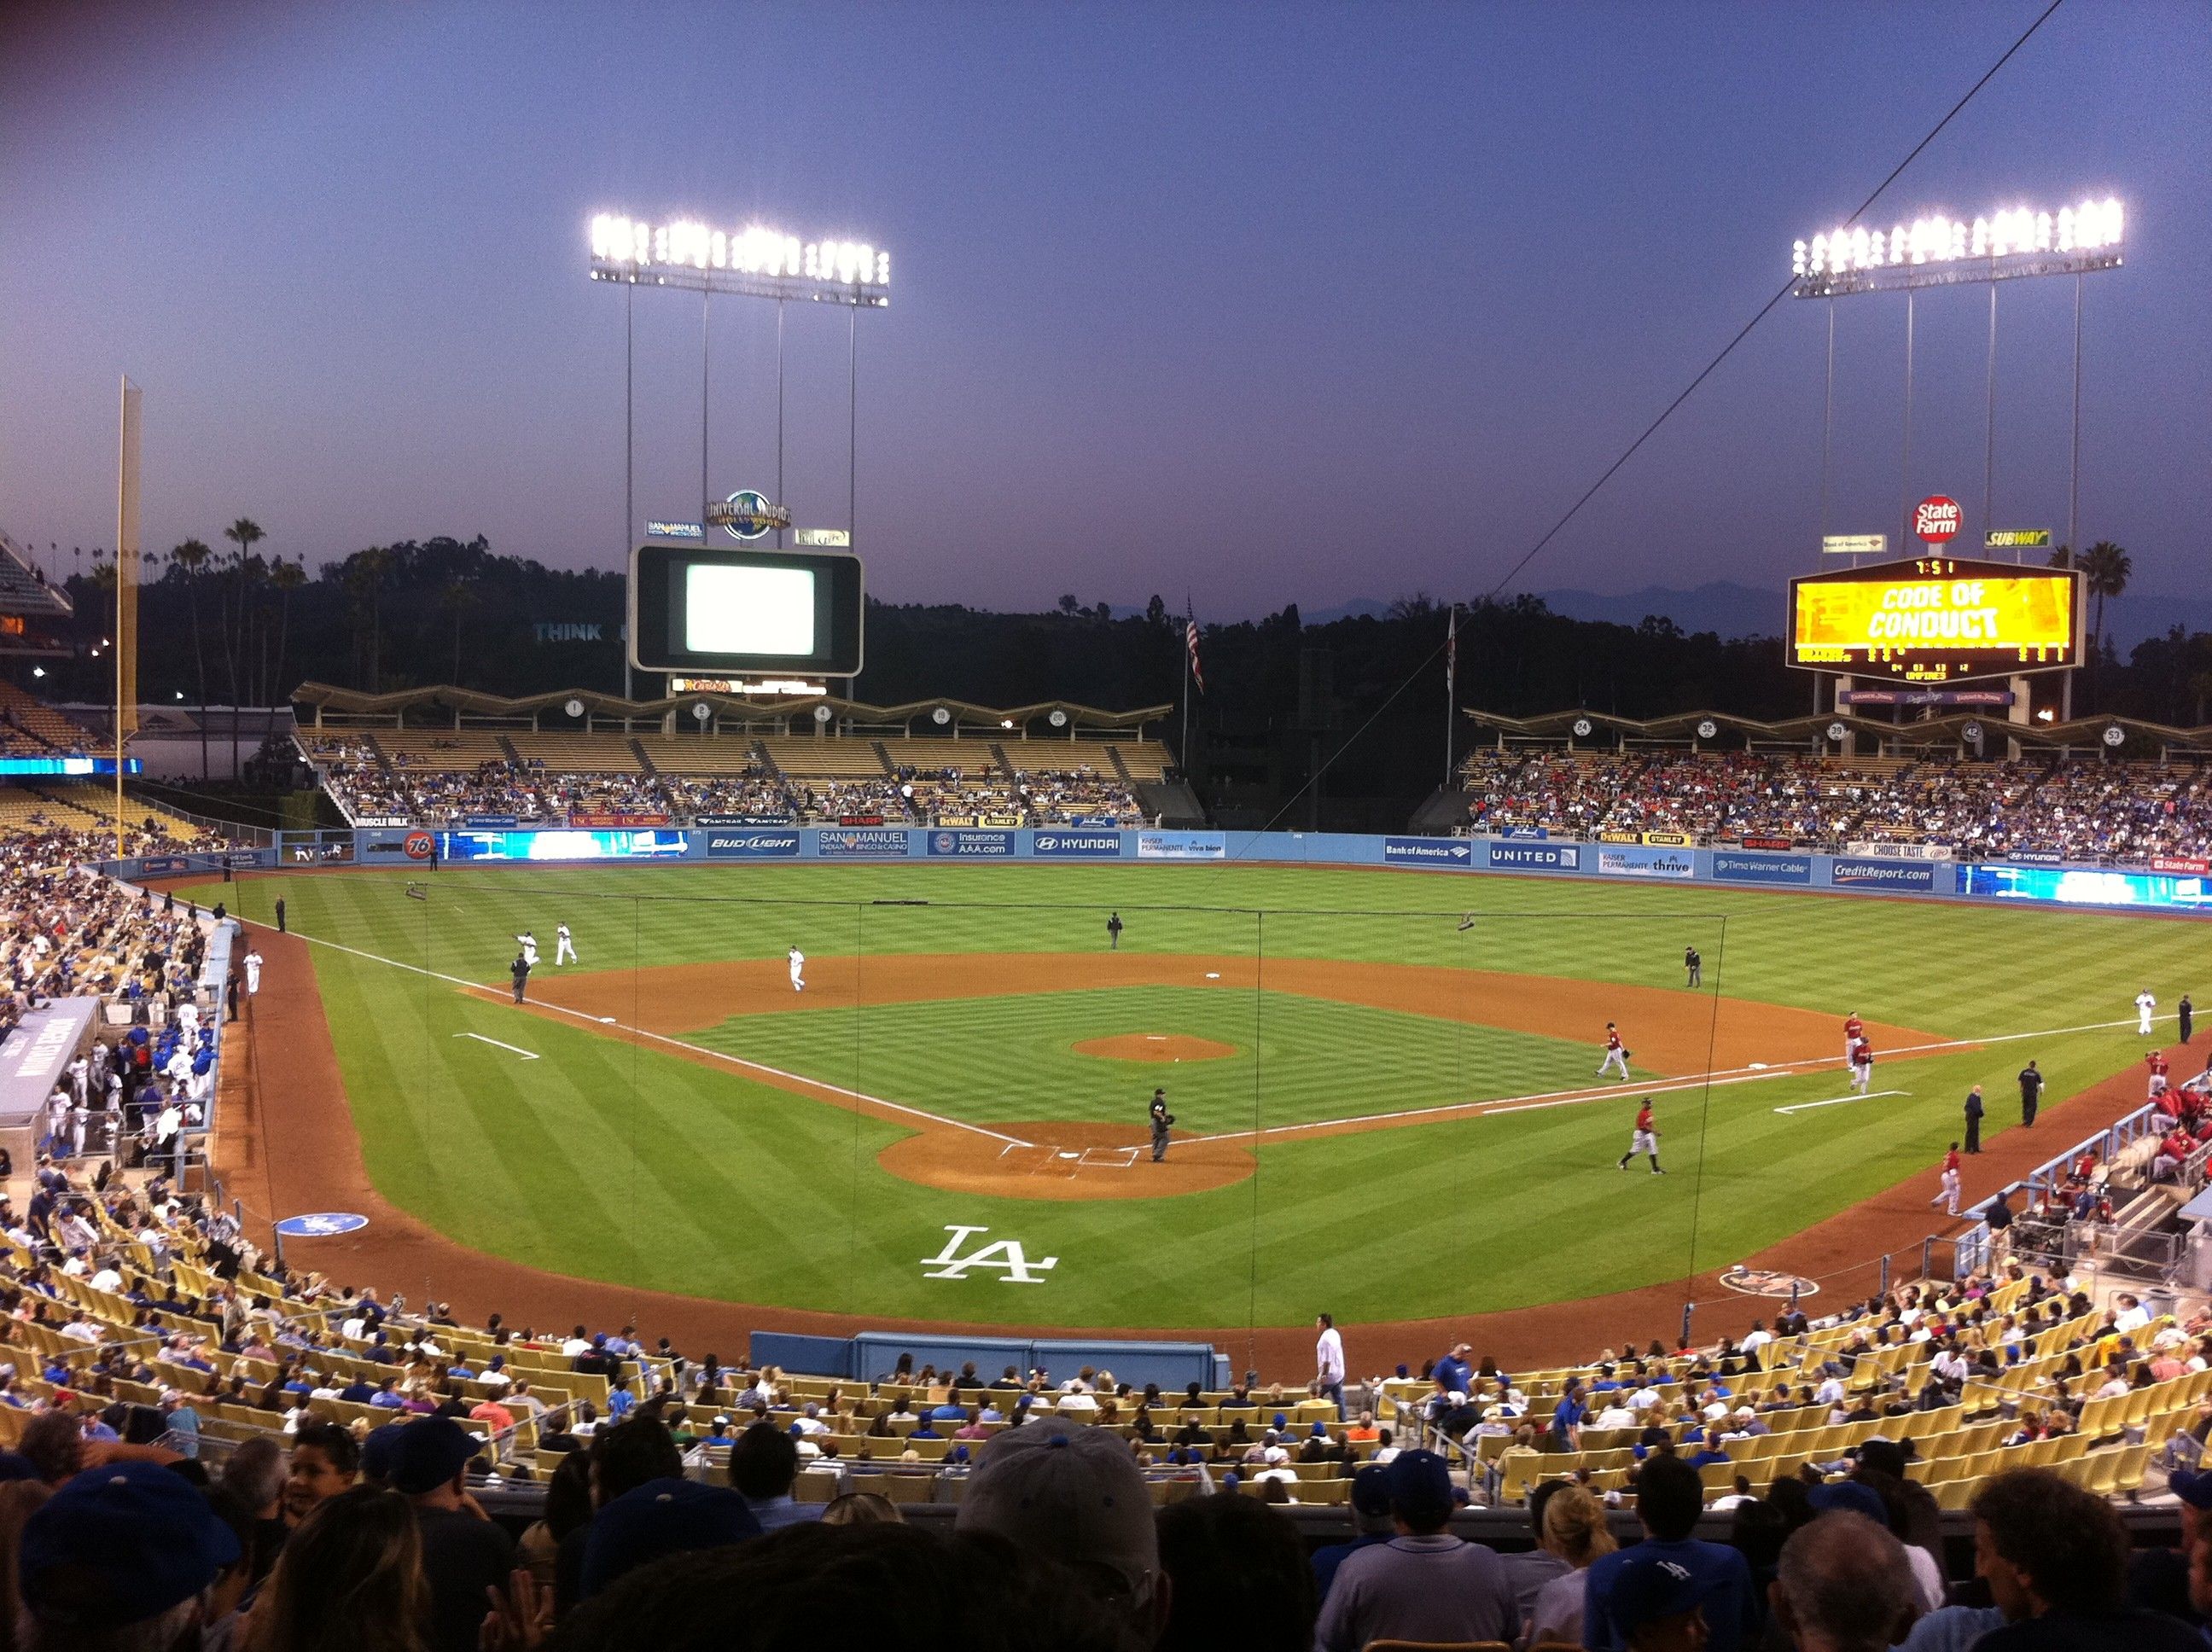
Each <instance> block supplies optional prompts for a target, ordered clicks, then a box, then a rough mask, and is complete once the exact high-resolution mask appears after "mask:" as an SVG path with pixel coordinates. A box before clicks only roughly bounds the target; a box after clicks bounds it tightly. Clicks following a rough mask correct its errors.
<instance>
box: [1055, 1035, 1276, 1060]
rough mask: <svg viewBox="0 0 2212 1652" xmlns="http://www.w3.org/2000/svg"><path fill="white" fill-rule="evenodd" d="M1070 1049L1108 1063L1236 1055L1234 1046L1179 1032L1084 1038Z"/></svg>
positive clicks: (1198, 1058)
mask: <svg viewBox="0 0 2212 1652" xmlns="http://www.w3.org/2000/svg"><path fill="white" fill-rule="evenodd" d="M1074 1049H1075V1053H1076V1054H1078V1055H1097V1056H1103V1058H1104V1059H1105V1060H1109V1061H1218V1060H1220V1059H1221V1058H1222V1057H1223V1056H1225V1055H1234V1054H1237V1046H1236V1045H1234V1044H1219V1043H1216V1042H1214V1041H1213V1040H1212V1039H1211V1038H1190V1037H1187V1036H1184V1035H1183V1034H1182V1033H1121V1034H1118V1035H1116V1036H1114V1037H1112V1038H1086V1039H1085V1040H1084V1041H1083V1042H1081V1043H1079V1044H1078V1045H1076V1046H1074Z"/></svg>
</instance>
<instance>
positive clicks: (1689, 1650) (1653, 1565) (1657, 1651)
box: [1608, 1546, 1724, 1652]
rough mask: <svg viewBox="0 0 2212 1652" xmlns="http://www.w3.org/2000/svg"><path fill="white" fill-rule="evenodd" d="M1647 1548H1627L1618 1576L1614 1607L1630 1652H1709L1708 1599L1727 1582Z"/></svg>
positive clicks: (1616, 1625)
mask: <svg viewBox="0 0 2212 1652" xmlns="http://www.w3.org/2000/svg"><path fill="white" fill-rule="evenodd" d="M1644 1547H1645V1546H1638V1548H1635V1549H1630V1550H1627V1551H1626V1552H1624V1553H1623V1555H1622V1563H1621V1565H1620V1569H1619V1570H1617V1571H1615V1572H1614V1573H1613V1588H1612V1591H1611V1594H1610V1598H1609V1600H1608V1608H1609V1612H1610V1615H1611V1617H1612V1619H1613V1627H1614V1628H1615V1629H1616V1630H1617V1631H1619V1633H1620V1637H1621V1643H1622V1645H1624V1646H1625V1647H1626V1648H1627V1649H1628V1652H1703V1649H1704V1648H1705V1645H1706V1643H1707V1627H1706V1623H1705V1601H1706V1600H1708V1599H1710V1598H1711V1595H1712V1594H1713V1593H1714V1592H1715V1591H1716V1590H1717V1589H1718V1588H1721V1587H1722V1585H1723V1582H1724V1580H1723V1578H1722V1577H1720V1576H1718V1575H1717V1574H1715V1573H1712V1572H1705V1571H1692V1570H1690V1568H1689V1567H1687V1566H1686V1565H1684V1564H1682V1563H1681V1562H1680V1561H1679V1560H1670V1559H1668V1558H1666V1557H1665V1556H1664V1555H1658V1554H1647V1553H1644V1552H1643V1551H1644Z"/></svg>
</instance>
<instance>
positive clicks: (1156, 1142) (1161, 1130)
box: [1152, 1090, 1175, 1164]
mask: <svg viewBox="0 0 2212 1652" xmlns="http://www.w3.org/2000/svg"><path fill="white" fill-rule="evenodd" d="M1174 1122H1175V1114H1172V1113H1170V1112H1169V1111H1168V1093H1167V1091H1166V1090H1154V1091H1153V1092H1152V1163H1155V1164H1158V1163H1159V1162H1160V1161H1161V1160H1162V1159H1164V1158H1165V1157H1167V1156H1168V1127H1169V1126H1170V1125H1171V1124H1173V1123H1174Z"/></svg>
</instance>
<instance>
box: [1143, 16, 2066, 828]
mask: <svg viewBox="0 0 2212 1652" xmlns="http://www.w3.org/2000/svg"><path fill="white" fill-rule="evenodd" d="M2065 3H2066V0H2051V3H2050V4H2049V5H2047V6H2045V8H2044V9H2043V10H2042V11H2040V12H2039V13H2038V14H2037V15H2036V18H2035V21H2033V22H2032V23H2030V24H2029V25H2028V26H2027V27H2026V28H2025V29H2023V30H2022V31H2021V33H2020V37H2019V38H2018V39H2015V40H2014V41H2013V43H2012V44H2011V45H2010V46H2007V47H2006V48H2005V49H2004V52H2003V53H2002V56H2000V57H1999V58H1997V60H1996V62H1995V63H1993V64H1990V66H1989V68H1988V69H1987V70H1984V71H1983V74H1982V77H1981V78H1980V79H1979V80H1978V81H1976V82H1974V83H1973V84H1972V86H1970V87H1968V88H1966V92H1965V94H1963V95H1962V96H1961V97H1960V99H1959V100H1958V101H1957V102H1956V103H1954V104H1953V105H1952V106H1950V108H1949V109H1948V111H1946V112H1945V113H1944V116H1943V118H1942V119H1941V120H1939V121H1937V122H1936V124H1935V125H1933V126H1931V127H1929V129H1928V131H1927V134H1926V135H1925V136H1924V137H1922V138H1921V140H1920V141H1919V142H1918V143H1915V144H1914V145H1913V146H1912V148H1911V149H1910V150H1909V151H1907V152H1906V154H1905V159H1903V160H1902V161H1899V162H1898V163H1897V164H1896V165H1895V166H1894V167H1891V168H1890V171H1889V175H1888V176H1887V177H1886V178H1884V179H1882V180H1881V183H1879V184H1877V185H1875V187H1874V191H1873V192H1872V193H1871V194H1869V196H1868V197H1866V199H1865V200H1863V201H1862V202H1860V203H1859V204H1858V206H1857V209H1856V210H1854V211H1853V212H1852V213H1851V215H1850V217H1848V218H1846V219H1844V225H1843V227H1844V228H1850V226H1851V225H1853V224H1855V223H1857V222H1858V221H1859V220H1860V219H1861V218H1862V217H1863V216H1865V215H1866V213H1867V212H1868V210H1869V209H1870V208H1872V207H1873V205H1874V203H1875V202H1876V201H1879V200H1880V199H1881V197H1882V196H1883V195H1884V194H1885V193H1886V192H1887V191H1888V189H1889V186H1890V185H1892V184H1894V183H1895V182H1896V181H1897V180H1898V179H1899V178H1900V177H1902V176H1903V175H1904V173H1905V168H1906V167H1910V166H1911V164H1912V163H1913V162H1914V161H1917V160H1918V159H1919V158H1920V155H1921V153H1922V151H1923V150H1924V149H1927V147H1928V146H1929V144H1930V143H1934V142H1935V141H1936V138H1937V137H1940V136H1941V135H1942V132H1943V131H1944V129H1945V128H1946V127H1948V126H1949V125H1950V124H1951V123H1952V122H1953V121H1954V120H1956V119H1957V118H1959V116H1960V113H1961V112H1964V110H1965V109H1966V106H1967V105H1968V104H1970V103H1972V101H1973V100H1974V98H1975V96H1976V95H1977V94H1978V93H1979V92H1980V91H1981V89H1982V88H1984V87H1985V86H1987V85H1988V84H1989V83H1990V82H1991V81H1992V80H1994V79H1996V76H1997V71H1998V70H2002V68H2003V67H2004V66H2005V65H2006V64H2008V63H2010V62H2011V61H2012V59H2013V58H2014V56H2015V54H2016V53H2017V52H2019V51H2020V49H2021V47H2022V46H2026V45H2027V43H2028V41H2029V40H2030V39H2033V38H2034V35H2035V33H2036V31H2037V30H2038V29H2039V28H2041V27H2043V26H2044V25H2045V23H2047V22H2049V21H2051V16H2052V15H2053V14H2054V13H2056V12H2057V9H2059V7H2060V6H2062V5H2063V4H2065ZM1795 285H1796V282H1795V280H1794V279H1793V280H1791V281H1786V282H1783V284H1782V285H1781V287H1780V288H1778V289H1777V290H1776V292H1775V293H1774V295H1773V296H1772V297H1771V298H1769V299H1768V300H1767V301H1766V302H1765V303H1764V304H1762V305H1760V306H1759V310H1758V312H1757V313H1755V314H1754V315H1753V317H1752V318H1751V319H1750V320H1748V321H1747V322H1745V323H1744V324H1743V325H1742V326H1741V327H1740V328H1738V329H1737V330H1736V333H1735V337H1733V338H1730V339H1729V341H1728V343H1725V344H1723V345H1722V346H1721V349H1720V352H1719V354H1717V355H1715V356H1714V357H1713V359H1712V360H1711V361H1708V362H1706V363H1705V366H1704V367H1702V368H1700V369H1699V373H1698V376H1697V377H1696V378H1694V379H1692V380H1690V382H1689V383H1688V384H1687V385H1686V386H1684V387H1683V389H1682V392H1681V393H1680V395H1678V396H1676V397H1675V398H1674V400H1673V401H1671V402H1669V403H1668V404H1667V405H1666V406H1665V408H1663V409H1662V410H1661V411H1660V414H1659V416H1658V417H1656V418H1655V419H1653V420H1652V421H1651V422H1650V423H1649V424H1647V425H1646V426H1644V429H1643V432H1642V434H1639V435H1638V437H1637V438H1636V440H1633V441H1632V442H1630V443H1629V444H1628V446H1626V448H1624V449H1622V450H1621V452H1620V456H1619V457H1618V458H1617V459H1614V460H1613V463H1612V464H1610V465H1607V466H1606V467H1605V469H1604V471H1601V473H1600V474H1599V476H1598V478H1597V480H1596V481H1595V482H1593V483H1590V485H1589V487H1587V488H1585V489H1583V492H1582V495H1581V496H1580V497H1579V498H1577V500H1576V501H1575V502H1574V503H1573V504H1571V505H1570V506H1568V507H1567V509H1566V512H1565V514H1564V515H1562V516H1561V517H1560V518H1559V520H1558V521H1556V522H1554V523H1553V524H1552V525H1551V526H1550V527H1549V528H1547V530H1545V532H1544V535H1543V537H1542V538H1540V539H1538V540H1537V541H1536V543H1535V544H1533V545H1531V546H1529V547H1528V550H1526V551H1524V552H1522V555H1521V558H1520V560H1519V561H1518V562H1515V563H1514V564H1513V566H1512V567H1510V568H1507V569H1506V570H1505V573H1504V575H1503V576H1502V577H1501V578H1500V579H1499V580H1498V583H1497V584H1495V585H1493V586H1491V587H1490V589H1489V590H1488V591H1487V592H1484V593H1483V596H1482V598H1481V599H1480V600H1481V603H1482V604H1488V603H1490V602H1492V601H1493V600H1495V599H1496V598H1497V596H1498V592H1501V591H1503V590H1504V589H1505V587H1506V586H1509V585H1510V584H1512V583H1513V581H1514V580H1516V579H1517V578H1519V577H1520V574H1521V572H1522V569H1523V568H1527V567H1528V564H1529V563H1531V562H1534V561H1535V560H1536V558H1537V557H1538V556H1541V555H1542V554H1543V552H1544V550H1545V549H1546V548H1547V546H1549V545H1550V544H1551V543H1552V541H1553V539H1555V538H1558V537H1559V533H1560V531H1562V530H1563V529H1565V527H1566V525H1567V524H1568V523H1570V522H1571V521H1573V520H1574V519H1575V518H1576V517H1577V515H1578V514H1580V513H1581V511H1582V508H1583V506H1585V505H1587V504H1589V501H1591V500H1593V499H1595V497H1596V496H1597V495H1598V492H1599V490H1600V489H1602V488H1603V487H1604V486H1605V484H1606V483H1608V482H1610V481H1612V480H1613V477H1614V476H1615V475H1616V474H1617V473H1618V472H1619V471H1620V468H1621V467H1622V466H1623V465H1626V464H1627V463H1628V461H1629V460H1630V459H1633V458H1635V457H1636V454H1637V452H1638V449H1640V448H1641V447H1642V446H1644V443H1645V442H1647V441H1649V440H1651V438H1652V437H1653V436H1655V435H1656V434H1658V431H1659V428H1660V427H1661V426H1662V425H1663V424H1665V423H1666V422H1667V421H1668V419H1670V418H1672V417H1673V416H1674V412H1675V410H1677V409H1679V408H1680V406H1681V405H1682V404H1683V403H1685V402H1686V401H1688V400H1689V399H1690V398H1691V396H1692V394H1694V393H1695V392H1696V391H1697V388H1698V386H1700V385H1702V384H1704V383H1705V380H1708V379H1710V378H1711V377H1712V375H1713V374H1714V373H1715V372H1716V371H1717V370H1718V369H1719V367H1720V365H1721V363H1722V362H1723V361H1727V360H1728V358H1729V356H1730V355H1733V354H1734V353H1735V347H1736V346H1737V345H1739V344H1741V343H1743V341H1744V340H1745V339H1747V338H1748V337H1750V336H1751V333H1752V330H1753V328H1755V327H1757V326H1758V325H1759V323H1760V322H1762V321H1764V320H1765V319H1766V318H1767V317H1768V316H1769V315H1770V314H1771V313H1773V310H1774V307H1775V306H1776V305H1778V304H1779V303H1780V302H1781V301H1783V300H1784V299H1785V298H1787V297H1788V296H1789V295H1790V288H1791V287H1793V286H1795ZM1444 647H1445V645H1444V644H1443V643H1438V644H1437V646H1436V647H1434V648H1432V649H1431V650H1430V651H1429V653H1427V654H1426V655H1425V656H1424V657H1423V658H1422V659H1421V661H1420V663H1419V665H1415V666H1414V667H1413V669H1412V670H1411V671H1408V672H1407V674H1406V676H1405V677H1404V678H1403V680H1401V682H1400V683H1399V684H1398V686H1397V687H1396V688H1395V689H1391V690H1390V692H1389V695H1388V696H1386V697H1385V698H1384V700H1383V703H1382V704H1381V705H1379V706H1377V707H1376V708H1375V710H1374V711H1373V712H1372V713H1371V714H1370V715H1369V716H1368V718H1367V720H1365V721H1364V722H1363V723H1361V724H1360V726H1358V728H1356V729H1354V730H1353V731H1352V738H1350V739H1348V740H1346V741H1345V742H1344V743H1343V744H1340V745H1339V746H1338V747H1337V749H1336V750H1334V752H1333V753H1331V754H1330V755H1329V756H1328V760H1327V761H1326V762H1323V763H1322V765H1321V766H1320V767H1319V768H1316V769H1315V770H1314V772H1313V773H1312V774H1310V775H1309V776H1308V777H1307V779H1306V782H1305V784H1304V786H1301V787H1299V788H1298V789H1297V791H1296V792H1295V793H1291V796H1290V798H1289V799H1286V800H1285V803H1284V804H1283V806H1282V807H1281V808H1280V809H1279V810H1277V811H1275V813H1274V815H1273V817H1270V818H1269V820H1268V822H1267V824H1266V825H1265V826H1263V827H1261V830H1262V831H1272V830H1273V829H1274V827H1275V826H1276V824H1277V823H1279V822H1280V821H1281V820H1282V819H1283V818H1284V817H1285V816H1287V815H1288V814H1289V813H1290V811H1291V809H1292V808H1294V807H1295V806H1296V805H1297V803H1298V800H1299V799H1302V798H1304V796H1305V794H1306V793H1308V792H1310V791H1311V790H1312V789H1313V788H1314V787H1316V786H1318V785H1319V784H1320V783H1321V779H1322V775H1324V774H1327V773H1328V771H1329V770H1330V769H1331V768H1334V767H1335V766H1336V762H1337V759H1338V758H1340V757H1341V756H1344V754H1345V753H1346V752H1347V751H1349V750H1352V747H1353V746H1354V745H1357V744H1358V743H1359V740H1360V738H1361V737H1362V736H1364V734H1365V733H1366V732H1367V731H1368V730H1369V729H1370V728H1372V727H1373V726H1375V725H1376V723H1377V722H1379V721H1380V720H1382V717H1383V713H1385V712H1387V711H1389V709H1390V708H1391V707H1392V706H1394V705H1395V704H1396V703H1397V702H1398V699H1399V697H1400V696H1401V695H1403V694H1404V693H1405V692H1406V690H1407V689H1409V688H1411V687H1412V686H1413V683H1414V680H1415V679H1416V678H1418V677H1419V676H1420V675H1421V673H1422V672H1424V671H1427V670H1428V668H1429V667H1430V666H1431V665H1435V664H1436V662H1437V659H1438V658H1440V657H1441V656H1442V655H1443V652H1444ZM1449 714H1450V713H1449V710H1448V711H1447V715H1449ZM1187 760H1188V757H1187V754H1186V761H1187Z"/></svg>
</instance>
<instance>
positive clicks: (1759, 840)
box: [1743, 837, 1797, 849]
mask: <svg viewBox="0 0 2212 1652" xmlns="http://www.w3.org/2000/svg"><path fill="white" fill-rule="evenodd" d="M1743 847H1745V848H1747V849H1794V848H1796V847H1797V841H1796V839H1795V838H1789V837H1747V838H1745V839H1744V840H1743Z"/></svg>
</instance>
